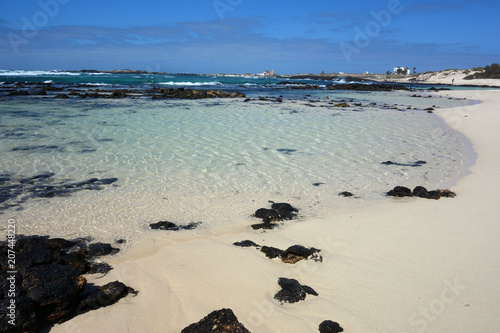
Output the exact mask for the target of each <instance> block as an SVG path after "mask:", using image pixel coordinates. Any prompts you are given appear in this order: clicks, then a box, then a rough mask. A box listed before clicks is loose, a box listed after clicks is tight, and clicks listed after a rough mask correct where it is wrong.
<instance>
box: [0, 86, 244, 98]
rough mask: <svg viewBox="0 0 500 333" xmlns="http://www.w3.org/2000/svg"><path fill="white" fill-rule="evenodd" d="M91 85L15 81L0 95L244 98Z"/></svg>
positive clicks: (218, 93) (238, 94)
mask: <svg viewBox="0 0 500 333" xmlns="http://www.w3.org/2000/svg"><path fill="white" fill-rule="evenodd" d="M96 87H97V86H95V85H91V84H89V85H82V84H78V83H58V84H57V86H55V85H52V84H43V83H37V82H23V83H21V82H19V83H16V84H15V86H11V85H9V87H2V88H0V96H2V95H4V96H12V97H15V96H28V97H29V96H43V97H45V98H66V99H67V98H72V97H78V98H106V99H118V98H137V97H150V98H153V99H170V98H175V99H201V98H240V97H245V94H243V93H241V92H231V91H223V90H206V89H186V88H183V87H180V88H156V87H154V88H140V87H136V86H130V87H133V89H123V88H121V87H122V86H115V87H112V88H111V89H99V88H96Z"/></svg>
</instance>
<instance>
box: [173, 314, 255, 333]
mask: <svg viewBox="0 0 500 333" xmlns="http://www.w3.org/2000/svg"><path fill="white" fill-rule="evenodd" d="M181 333H250V331H249V330H247V329H246V328H245V326H243V324H241V323H240V322H239V321H238V318H237V317H236V316H235V314H234V312H233V311H232V310H231V309H222V310H218V311H214V312H212V313H210V314H209V315H208V316H206V317H205V318H203V319H202V320H200V321H199V322H197V323H195V324H191V325H189V326H188V327H186V328H185V329H183V330H182V331H181Z"/></svg>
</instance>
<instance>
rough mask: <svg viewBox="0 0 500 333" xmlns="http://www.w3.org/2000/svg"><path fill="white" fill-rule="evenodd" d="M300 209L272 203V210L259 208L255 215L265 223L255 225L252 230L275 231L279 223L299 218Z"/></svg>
mask: <svg viewBox="0 0 500 333" xmlns="http://www.w3.org/2000/svg"><path fill="white" fill-rule="evenodd" d="M298 211H299V210H298V209H297V208H295V207H293V206H292V205H290V204H289V203H274V202H273V203H272V205H271V209H268V208H259V209H257V210H256V211H255V214H254V215H253V216H254V217H256V218H260V219H262V221H263V222H264V223H258V224H253V225H252V228H253V229H254V230H257V229H274V228H275V227H277V226H278V225H277V224H276V223H272V222H277V221H286V220H292V219H295V218H296V217H297V213H298Z"/></svg>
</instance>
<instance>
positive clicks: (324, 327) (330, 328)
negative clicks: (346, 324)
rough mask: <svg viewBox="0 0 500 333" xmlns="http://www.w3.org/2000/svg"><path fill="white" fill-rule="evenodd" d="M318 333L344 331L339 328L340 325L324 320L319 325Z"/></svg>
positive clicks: (338, 332)
mask: <svg viewBox="0 0 500 333" xmlns="http://www.w3.org/2000/svg"><path fill="white" fill-rule="evenodd" d="M319 332H320V333H340V332H344V329H343V328H342V327H340V324H339V323H337V322H335V321H331V320H325V321H324V322H322V323H321V324H319Z"/></svg>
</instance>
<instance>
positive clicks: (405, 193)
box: [387, 186, 456, 200]
mask: <svg viewBox="0 0 500 333" xmlns="http://www.w3.org/2000/svg"><path fill="white" fill-rule="evenodd" d="M387 195H388V196H393V197H413V196H415V197H419V198H425V199H436V200H437V199H439V198H441V197H447V198H454V197H455V196H456V193H455V192H452V191H450V190H432V191H428V190H427V189H426V188H425V187H423V186H417V187H415V188H414V189H413V191H412V190H411V189H409V188H408V187H404V186H396V187H394V188H393V189H392V190H390V191H389V192H387Z"/></svg>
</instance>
